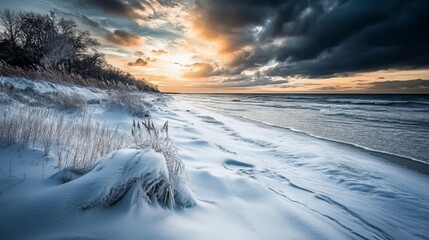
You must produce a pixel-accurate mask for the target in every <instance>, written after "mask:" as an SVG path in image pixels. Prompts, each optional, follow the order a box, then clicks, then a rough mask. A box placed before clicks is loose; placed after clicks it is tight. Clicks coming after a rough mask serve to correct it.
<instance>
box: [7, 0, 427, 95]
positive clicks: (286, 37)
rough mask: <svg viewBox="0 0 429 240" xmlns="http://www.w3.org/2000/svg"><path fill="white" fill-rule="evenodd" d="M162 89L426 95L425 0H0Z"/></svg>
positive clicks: (168, 90) (178, 90)
mask: <svg viewBox="0 0 429 240" xmlns="http://www.w3.org/2000/svg"><path fill="white" fill-rule="evenodd" d="M0 8H1V9H6V8H8V9H11V10H15V11H34V12H39V13H48V12H49V11H54V12H55V13H56V14H57V15H58V16H60V17H65V18H72V19H74V20H75V21H76V22H77V23H78V25H79V28H80V29H81V30H88V31H90V32H91V34H92V36H94V37H96V38H97V39H98V40H99V42H100V43H101V46H100V47H98V51H99V52H102V53H104V54H105V55H106V59H107V61H108V62H109V63H110V64H112V65H114V66H115V67H118V68H120V69H122V70H123V71H126V72H129V73H131V74H133V75H135V76H136V77H138V78H144V79H146V80H148V81H150V82H152V83H154V84H157V85H158V87H159V89H160V90H161V91H165V92H200V93H203V92H219V93H220V92H231V93H235V92H253V93H256V92H257V93H269V92H270V93H283V92H284V93H429V18H428V17H427V14H428V13H429V1H428V0H403V1H401V0H307V1H306V0H247V1H246V0H183V1H175V0H127V1H125V0H13V1H12V0H0Z"/></svg>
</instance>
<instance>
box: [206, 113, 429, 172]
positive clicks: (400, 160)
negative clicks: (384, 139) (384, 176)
mask: <svg viewBox="0 0 429 240" xmlns="http://www.w3.org/2000/svg"><path fill="white" fill-rule="evenodd" d="M198 107H199V108H204V109H206V110H207V111H213V112H216V113H218V114H221V115H225V116H230V117H233V118H236V119H238V120H242V121H247V122H251V123H255V124H257V125H260V126H263V127H271V128H279V129H282V130H287V131H290V132H292V133H295V134H302V135H305V136H308V137H311V138H315V139H318V140H322V141H327V142H330V143H335V144H340V145H342V146H345V147H348V148H351V149H353V150H355V151H361V152H366V153H368V154H370V155H372V156H375V157H377V158H379V159H382V160H384V161H387V162H390V163H393V164H396V165H399V166H401V167H405V168H407V169H410V170H413V171H415V172H418V173H421V174H424V175H426V176H429V164H428V163H425V162H424V161H422V160H418V159H414V158H411V157H405V156H400V155H396V154H393V153H388V152H383V151H379V150H374V149H370V148H366V147H363V146H359V145H356V144H353V143H347V142H342V141H338V140H334V139H328V138H324V137H320V136H316V135H313V134H310V133H307V132H304V131H299V130H295V129H292V128H288V127H282V126H278V125H274V124H270V123H266V122H262V121H258V120H254V119H251V118H247V117H244V116H239V115H235V114H225V113H223V112H222V111H217V110H216V109H211V108H210V109H208V108H206V107H202V106H198Z"/></svg>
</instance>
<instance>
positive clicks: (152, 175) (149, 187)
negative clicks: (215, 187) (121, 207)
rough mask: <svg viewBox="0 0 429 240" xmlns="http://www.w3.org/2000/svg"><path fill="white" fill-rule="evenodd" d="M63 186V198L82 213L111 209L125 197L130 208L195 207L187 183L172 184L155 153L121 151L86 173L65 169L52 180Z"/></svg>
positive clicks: (166, 169)
mask: <svg viewBox="0 0 429 240" xmlns="http://www.w3.org/2000/svg"><path fill="white" fill-rule="evenodd" d="M53 177H54V178H57V179H59V180H61V181H62V182H63V183H64V184H63V185H62V186H64V188H63V189H62V190H61V191H63V193H62V194H65V195H69V193H73V194H75V195H76V196H74V197H72V198H73V199H76V200H77V201H78V206H80V208H81V209H83V210H87V209H90V208H95V207H101V208H103V207H109V206H112V205H114V204H116V203H117V202H119V201H121V199H123V198H124V197H125V196H126V195H129V196H130V197H131V199H132V201H131V202H130V204H136V205H137V206H140V205H141V204H142V203H147V204H153V205H158V206H161V207H163V208H173V207H174V206H177V207H192V206H194V205H195V199H194V197H193V195H192V193H191V191H190V190H189V188H188V187H187V186H186V185H185V183H184V182H181V183H179V184H173V183H172V182H171V181H170V176H169V171H168V168H167V164H166V161H165V158H164V156H163V154H162V153H158V152H155V151H154V150H152V149H146V150H136V149H122V150H118V151H115V152H113V153H111V154H109V155H107V156H106V157H104V158H102V159H100V160H99V161H98V162H97V163H96V164H95V165H93V166H92V167H90V168H87V169H74V168H66V169H63V170H61V171H60V172H58V173H57V174H55V175H54V176H53Z"/></svg>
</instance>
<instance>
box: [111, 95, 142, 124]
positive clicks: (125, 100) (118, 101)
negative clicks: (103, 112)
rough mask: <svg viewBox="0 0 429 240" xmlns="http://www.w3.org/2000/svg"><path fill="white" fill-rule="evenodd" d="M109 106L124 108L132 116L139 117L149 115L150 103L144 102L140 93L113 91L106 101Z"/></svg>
mask: <svg viewBox="0 0 429 240" xmlns="http://www.w3.org/2000/svg"><path fill="white" fill-rule="evenodd" d="M108 105H109V106H110V107H121V108H125V109H126V110H127V111H128V112H129V113H130V114H131V115H132V116H135V117H139V118H147V117H150V113H149V109H148V108H149V107H150V104H149V103H147V102H145V100H144V98H143V96H142V94H141V93H132V92H125V91H115V92H113V93H112V94H111V95H110V99H109V101H108Z"/></svg>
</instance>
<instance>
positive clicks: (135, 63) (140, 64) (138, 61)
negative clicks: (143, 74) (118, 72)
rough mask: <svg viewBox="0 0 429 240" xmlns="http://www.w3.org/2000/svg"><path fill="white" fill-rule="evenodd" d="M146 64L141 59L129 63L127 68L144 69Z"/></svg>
mask: <svg viewBox="0 0 429 240" xmlns="http://www.w3.org/2000/svg"><path fill="white" fill-rule="evenodd" d="M147 64H148V62H147V61H145V60H144V59H143V58H137V60H136V61H135V62H129V63H128V66H132V67H136V66H139V67H144V66H146V65H147Z"/></svg>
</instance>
